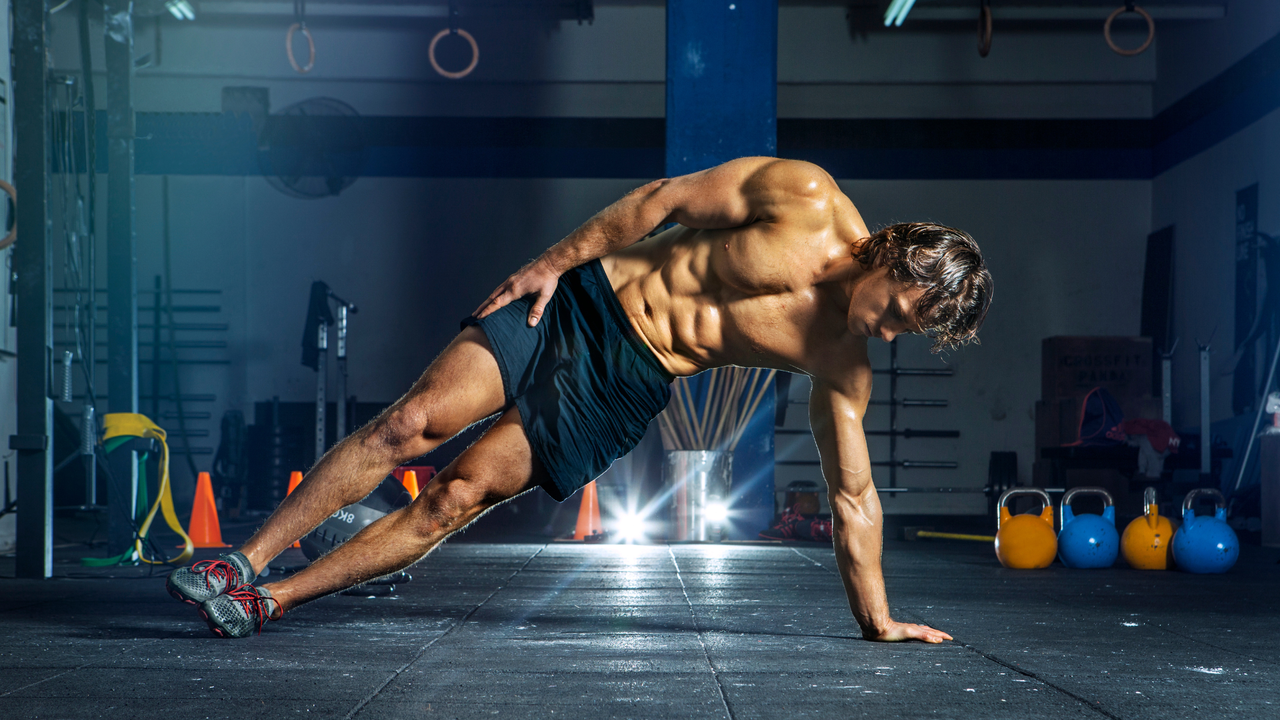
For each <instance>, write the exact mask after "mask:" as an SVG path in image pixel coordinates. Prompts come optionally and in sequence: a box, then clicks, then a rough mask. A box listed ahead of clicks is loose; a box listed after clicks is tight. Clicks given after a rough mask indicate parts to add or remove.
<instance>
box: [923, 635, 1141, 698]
mask: <svg viewBox="0 0 1280 720" xmlns="http://www.w3.org/2000/svg"><path fill="white" fill-rule="evenodd" d="M921 619H923V618H921ZM956 644H957V645H959V646H960V647H962V648H964V649H965V650H968V651H970V652H972V653H976V654H978V655H981V656H982V657H984V658H986V659H988V660H990V661H991V662H993V663H995V664H997V665H999V666H1001V667H1005V668H1008V669H1010V670H1012V671H1014V672H1016V673H1018V674H1019V675H1023V676H1025V677H1029V678H1031V679H1032V680H1035V681H1036V682H1039V683H1042V684H1044V685H1045V686H1047V687H1051V688H1053V689H1054V690H1057V691H1058V692H1060V693H1062V694H1063V695H1066V696H1067V697H1069V698H1071V699H1072V700H1075V701H1077V702H1079V703H1080V704H1081V705H1084V706H1085V707H1087V708H1089V709H1090V710H1092V711H1094V712H1096V713H1099V714H1101V715H1105V716H1106V717H1109V718H1111V720H1124V718H1121V717H1120V716H1119V715H1116V714H1115V713H1113V712H1110V711H1108V710H1104V709H1102V708H1100V707H1098V706H1097V703H1095V702H1094V701H1092V700H1089V699H1088V698H1086V697H1084V696H1083V695H1077V694H1076V693H1074V692H1071V691H1070V690H1068V689H1066V688H1064V687H1062V686H1061V685H1058V684H1056V683H1053V682H1050V681H1049V680H1046V679H1044V678H1043V677H1041V676H1040V675H1038V674H1037V673H1034V672H1032V671H1030V670H1027V669H1025V668H1022V667H1019V666H1017V665H1015V664H1014V663H1011V662H1008V661H1006V660H1004V659H1003V658H1001V657H999V656H998V655H992V654H991V653H985V652H983V651H981V650H979V649H978V648H976V647H974V646H972V645H969V644H968V643H962V642H959V641H957V642H956Z"/></svg>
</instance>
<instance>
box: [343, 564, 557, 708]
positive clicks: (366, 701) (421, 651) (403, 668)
mask: <svg viewBox="0 0 1280 720" xmlns="http://www.w3.org/2000/svg"><path fill="white" fill-rule="evenodd" d="M546 549H547V544H545V543H544V544H543V545H542V547H540V548H538V550H537V552H535V553H534V554H532V555H530V556H529V557H528V558H527V559H526V560H525V561H524V562H523V563H522V564H521V565H520V567H518V568H516V571H515V572H513V573H511V574H510V575H508V576H507V578H506V579H505V580H503V581H502V584H501V585H499V586H498V587H496V588H494V589H493V592H491V593H489V595H488V597H486V598H485V599H484V600H481V601H480V602H479V603H477V604H476V606H475V607H473V608H471V609H470V610H468V611H467V614H466V615H463V616H462V617H461V618H459V619H458V622H456V623H454V624H453V625H451V626H450V627H449V629H448V630H445V631H444V632H442V633H440V634H439V635H437V636H435V637H433V638H431V640H430V641H428V642H427V644H425V645H423V646H422V647H421V648H420V649H419V650H418V652H416V653H414V655H413V657H411V658H409V661H408V662H406V663H405V664H404V665H401V666H400V668H399V669H397V670H396V671H395V672H393V673H391V676H390V677H388V678H387V679H386V680H384V681H382V684H381V685H379V686H378V687H377V688H375V689H374V691H373V692H372V693H370V694H369V696H368V697H366V698H365V699H364V700H361V701H360V702H359V704H357V705H356V706H355V707H354V708H351V711H350V712H348V713H347V714H346V716H345V717H344V719H343V720H351V718H353V717H355V716H356V715H357V714H358V713H359V712H360V711H361V710H364V709H365V707H366V706H367V705H368V704H369V703H371V702H373V700H374V699H375V698H377V697H378V695H379V694H380V693H381V692H382V691H383V690H385V689H386V688H387V686H388V685H390V684H391V683H392V682H394V681H395V679H396V678H398V677H400V676H401V675H402V674H404V671H406V670H408V669H409V668H410V667H411V666H412V665H413V664H414V663H416V662H418V660H420V659H421V658H422V656H423V655H425V654H426V652H427V650H429V649H431V646H432V645H435V644H436V643H438V642H440V641H441V640H443V639H445V638H446V637H448V636H449V635H450V634H452V633H453V631H454V630H457V629H458V628H460V627H462V626H463V625H465V624H466V623H467V620H468V619H469V618H470V617H471V616H472V615H475V614H476V613H477V612H479V611H480V608H482V607H484V605H485V603H487V602H489V601H490V600H492V599H493V596H494V595H497V594H498V593H499V592H501V591H502V589H503V588H505V587H506V586H507V583H509V582H511V581H512V579H514V578H515V576H516V575H519V574H520V572H521V571H522V570H524V569H525V568H526V567H528V566H529V563H531V562H533V559H534V558H536V557H538V556H539V555H541V554H542V551H543V550H546Z"/></svg>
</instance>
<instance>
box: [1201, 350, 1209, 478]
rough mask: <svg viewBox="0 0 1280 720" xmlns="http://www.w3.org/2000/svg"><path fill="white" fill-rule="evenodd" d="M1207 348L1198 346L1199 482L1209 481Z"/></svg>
mask: <svg viewBox="0 0 1280 720" xmlns="http://www.w3.org/2000/svg"><path fill="white" fill-rule="evenodd" d="M1210 444H1211V438H1210V431H1209V346H1208V345H1207V344H1205V345H1201V346H1200V480H1201V482H1204V481H1207V480H1208V479H1209V469H1210V466H1209V445H1210Z"/></svg>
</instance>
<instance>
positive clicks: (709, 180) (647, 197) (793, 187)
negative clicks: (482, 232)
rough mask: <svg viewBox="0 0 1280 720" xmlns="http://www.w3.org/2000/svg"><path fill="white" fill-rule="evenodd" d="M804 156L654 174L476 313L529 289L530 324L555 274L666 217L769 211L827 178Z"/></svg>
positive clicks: (701, 225) (730, 223)
mask: <svg viewBox="0 0 1280 720" xmlns="http://www.w3.org/2000/svg"><path fill="white" fill-rule="evenodd" d="M829 181H830V176H828V175H827V174H826V173H825V172H823V171H822V170H821V169H819V168H817V167H816V166H814V165H810V164H808V163H801V162H795V161H788V160H778V159H776V158H762V157H752V158H740V159H738V160H732V161H730V162H727V163H724V164H723V165H718V166H716V167H713V168H710V169H707V170H703V171H701V172H696V173H692V174H690V175H683V176H681V177H676V178H669V179H663V180H655V181H653V182H651V183H649V184H647V185H644V186H642V187H640V188H637V189H636V190H633V191H631V192H630V193H627V194H626V195H625V196H623V197H622V199H620V200H618V201H617V202H615V203H613V204H612V205H610V206H608V207H606V208H605V209H604V210H601V211H600V212H599V213H597V214H596V215H595V216H594V217H592V218H591V219H590V220H588V221H587V222H585V223H583V224H582V226H581V227H579V228H578V229H577V230H574V231H573V232H571V233H569V235H568V236H566V237H565V238H564V239H563V240H561V241H560V242H558V243H556V244H555V245H553V246H551V247H550V248H548V249H547V250H546V252H544V253H542V255H540V256H539V257H538V258H537V259H536V260H534V261H533V262H531V263H529V264H528V265H525V266H524V267H523V268H521V269H520V270H519V271H517V272H516V273H515V274H514V275H512V276H511V277H509V278H507V280H506V282H504V283H502V285H499V286H498V289H497V290H494V291H493V293H492V294H491V295H489V297H488V298H487V299H486V300H485V301H484V302H483V303H482V304H481V305H480V307H478V308H476V311H475V313H474V315H475V316H476V317H477V318H482V317H484V316H486V315H488V314H490V313H492V312H494V311H495V310H497V309H499V308H501V307H502V306H504V305H506V304H507V303H509V302H511V301H513V300H516V299H519V298H522V297H524V296H526V295H532V294H536V295H537V296H538V297H537V299H536V300H535V301H534V304H533V307H532V309H531V310H530V312H529V325H530V326H533V325H536V324H537V322H538V319H539V318H541V317H542V311H543V309H544V308H545V307H546V305H547V303H548V302H549V301H550V300H551V295H552V294H553V293H554V292H555V289H556V284H557V282H558V281H559V278H560V275H562V274H563V273H565V272H567V271H568V270H570V269H572V268H575V267H577V266H579V265H582V264H583V263H587V262H590V261H591V260H595V259H597V258H601V257H604V256H605V255H608V254H609V253H612V252H616V251H618V250H621V249H622V248H625V247H627V246H629V245H631V244H633V243H635V242H637V241H639V240H640V239H641V238H643V237H644V236H646V235H648V234H649V233H650V232H652V231H653V230H654V228H657V227H660V226H662V225H664V224H666V223H669V222H675V223H679V224H681V225H684V226H685V227H690V228H698V229H705V230H712V229H720V228H732V227H741V226H743V225H748V224H750V223H753V222H759V221H769V220H772V219H774V218H775V217H777V215H778V213H779V211H780V208H781V206H782V205H784V204H785V203H787V202H788V201H789V200H791V199H793V198H794V197H795V196H796V195H797V193H800V194H803V193H804V192H805V191H806V190H813V189H817V188H819V186H822V185H823V183H825V182H829Z"/></svg>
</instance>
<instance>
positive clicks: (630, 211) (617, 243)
mask: <svg viewBox="0 0 1280 720" xmlns="http://www.w3.org/2000/svg"><path fill="white" fill-rule="evenodd" d="M665 183H666V181H665V180H655V181H654V182H651V183H649V184H647V185H644V186H642V187H640V188H637V189H635V190H633V191H631V192H630V193H627V194H626V195H625V196H623V197H622V198H621V199H620V200H618V201H617V202H615V203H613V204H612V205H610V206H608V207H606V208H605V209H604V210H601V211H600V212H598V213H596V215H595V216H593V217H592V218H591V219H590V220H588V221H586V222H585V223H583V224H582V226H581V227H579V228H578V229H577V230H574V231H573V232H571V233H569V234H568V235H567V236H565V238H564V239H563V240H561V241H560V242H558V243H556V244H555V245H552V246H551V247H550V248H547V250H546V252H544V253H542V256H541V257H539V258H538V260H539V261H541V262H545V263H547V264H548V265H549V266H550V268H551V269H552V270H554V271H555V272H556V273H557V274H563V273H565V272H567V271H569V270H570V269H572V268H575V267H577V266H579V265H582V264H583V263H587V262H590V261H592V260H595V259H597V258H602V257H604V256H605V255H608V254H609V253H612V252H616V251H618V250H621V249H623V248H625V247H627V246H629V245H632V244H634V243H636V242H638V241H639V240H640V239H641V238H643V237H644V236H645V235H648V234H649V233H650V232H652V231H653V229H654V228H656V227H658V226H659V225H661V224H662V223H663V222H665V221H666V218H667V215H668V211H667V209H666V208H665V207H664V206H663V205H662V204H661V202H660V200H659V199H658V198H657V197H656V195H657V193H658V192H659V191H660V190H661V189H662V187H663V185H664V184H665Z"/></svg>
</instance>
